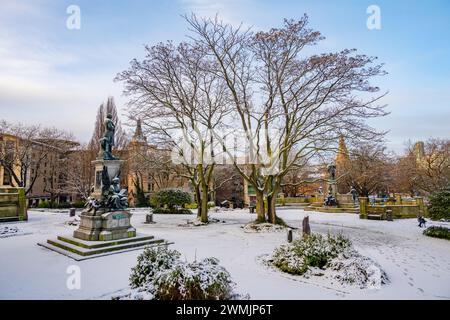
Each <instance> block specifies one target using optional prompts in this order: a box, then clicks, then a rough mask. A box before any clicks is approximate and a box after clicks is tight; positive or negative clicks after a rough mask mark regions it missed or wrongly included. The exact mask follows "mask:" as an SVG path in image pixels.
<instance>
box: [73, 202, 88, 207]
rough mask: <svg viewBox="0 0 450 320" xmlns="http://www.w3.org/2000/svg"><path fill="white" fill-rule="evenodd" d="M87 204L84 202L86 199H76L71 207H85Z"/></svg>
mask: <svg viewBox="0 0 450 320" xmlns="http://www.w3.org/2000/svg"><path fill="white" fill-rule="evenodd" d="M85 205H86V203H84V201H75V202H74V203H72V205H71V207H72V208H84V207H85Z"/></svg>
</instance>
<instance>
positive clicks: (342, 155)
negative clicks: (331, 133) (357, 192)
mask: <svg viewBox="0 0 450 320" xmlns="http://www.w3.org/2000/svg"><path fill="white" fill-rule="evenodd" d="M349 164H350V156H349V153H348V149H347V145H346V144H345V139H344V136H342V135H341V136H340V138H339V146H338V152H337V155H336V176H337V177H341V176H342V178H341V179H340V180H339V181H338V182H337V188H338V192H339V193H342V194H345V193H347V192H349V190H348V189H349V188H348V186H347V184H346V183H345V176H343V175H344V174H345V173H346V171H347V170H348V167H349Z"/></svg>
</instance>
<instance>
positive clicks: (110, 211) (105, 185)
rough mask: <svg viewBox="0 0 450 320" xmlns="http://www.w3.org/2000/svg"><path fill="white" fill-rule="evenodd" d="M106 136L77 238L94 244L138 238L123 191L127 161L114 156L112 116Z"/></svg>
mask: <svg viewBox="0 0 450 320" xmlns="http://www.w3.org/2000/svg"><path fill="white" fill-rule="evenodd" d="M104 126H105V135H104V137H103V138H102V139H100V141H99V142H100V145H101V150H100V153H99V155H98V158H97V160H95V161H93V165H94V167H95V171H94V172H95V176H94V187H93V192H92V194H91V196H90V197H89V200H88V203H87V204H86V209H85V210H84V211H83V212H82V213H81V215H80V218H81V223H80V227H79V228H78V229H77V230H75V232H74V234H73V236H74V237H75V238H78V239H83V240H90V241H96V240H99V241H108V240H118V239H124V238H131V237H135V236H136V229H135V228H133V227H132V226H131V223H130V220H131V213H130V210H129V209H127V207H128V200H127V198H128V196H127V191H126V190H125V189H120V171H121V167H122V165H123V161H122V160H120V159H119V158H118V157H115V156H114V155H113V154H112V149H113V146H114V139H115V137H114V136H115V128H116V126H115V124H114V123H113V121H112V116H111V115H110V114H109V115H107V117H106V120H105V125H104Z"/></svg>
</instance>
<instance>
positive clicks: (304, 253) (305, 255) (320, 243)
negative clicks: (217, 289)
mask: <svg viewBox="0 0 450 320" xmlns="http://www.w3.org/2000/svg"><path fill="white" fill-rule="evenodd" d="M271 263H272V264H273V265H274V266H275V267H277V268H279V269H280V270H282V271H284V272H287V273H290V274H294V275H304V276H310V275H311V276H322V277H324V278H331V279H334V280H337V281H338V282H339V283H341V284H345V285H354V286H358V287H360V288H379V287H380V286H381V285H382V284H384V283H387V282H388V277H387V275H386V273H385V272H384V271H383V270H382V269H381V268H380V267H379V266H378V265H377V264H376V263H374V262H373V261H372V260H371V259H369V258H367V257H364V256H361V255H360V254H359V253H358V252H357V251H356V250H355V249H354V248H353V247H352V244H351V242H350V240H349V239H348V238H346V237H345V236H343V235H341V234H339V235H337V236H332V235H330V234H328V235H327V236H326V237H325V236H322V235H320V234H312V235H310V236H307V237H305V238H303V239H299V240H296V241H294V242H292V243H291V244H287V245H282V246H280V247H279V248H277V249H275V251H274V253H273V256H272V260H271Z"/></svg>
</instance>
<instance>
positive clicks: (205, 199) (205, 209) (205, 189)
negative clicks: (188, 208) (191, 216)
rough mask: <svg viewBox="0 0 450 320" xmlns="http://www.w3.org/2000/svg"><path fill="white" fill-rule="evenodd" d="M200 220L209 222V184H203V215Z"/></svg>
mask: <svg viewBox="0 0 450 320" xmlns="http://www.w3.org/2000/svg"><path fill="white" fill-rule="evenodd" d="M200 221H201V222H203V223H207V222H208V185H207V184H205V183H203V184H202V200H201V216H200Z"/></svg>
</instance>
